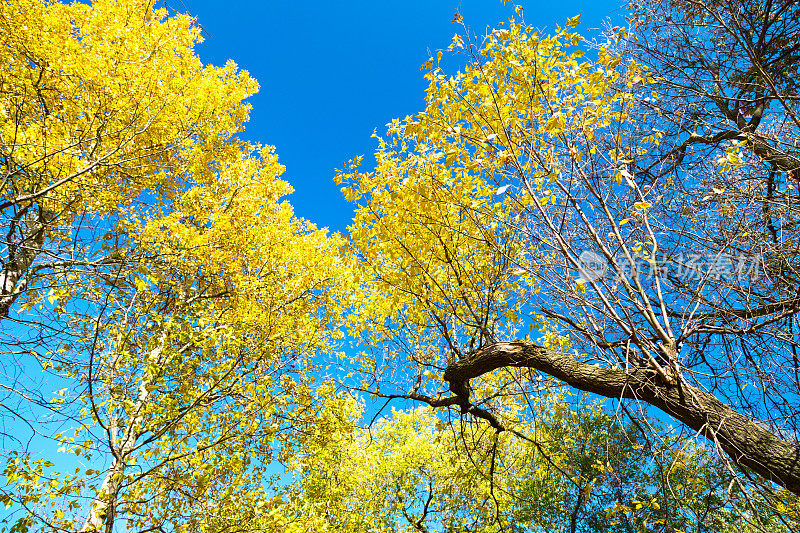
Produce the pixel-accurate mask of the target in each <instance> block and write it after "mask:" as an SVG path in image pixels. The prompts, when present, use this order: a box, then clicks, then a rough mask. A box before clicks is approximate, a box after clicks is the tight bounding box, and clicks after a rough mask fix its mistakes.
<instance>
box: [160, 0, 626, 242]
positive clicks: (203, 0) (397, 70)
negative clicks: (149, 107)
mask: <svg viewBox="0 0 800 533" xmlns="http://www.w3.org/2000/svg"><path fill="white" fill-rule="evenodd" d="M518 1H519V0H518ZM520 3H521V5H522V6H523V7H524V9H525V12H524V14H525V21H526V23H528V24H529V25H532V26H534V27H537V28H539V29H542V30H553V29H554V28H555V26H556V24H563V22H564V21H565V20H566V19H567V18H568V17H572V16H574V15H576V14H579V13H580V14H582V18H581V25H580V26H579V28H578V29H579V31H581V32H582V33H584V34H587V33H588V34H590V33H591V32H592V29H593V28H594V29H596V28H598V27H599V26H600V24H601V22H602V20H603V19H604V18H606V17H609V16H611V17H613V18H615V19H619V18H620V17H621V16H622V15H623V14H624V11H623V10H620V9H619V6H620V5H622V2H620V1H619V0H595V1H587V0H580V1H578V2H562V3H558V2H543V1H529V2H524V1H522V2H520ZM168 4H169V6H170V7H171V8H173V9H177V10H179V11H181V12H184V13H187V12H188V13H189V14H191V15H193V16H195V17H196V18H197V20H198V23H199V24H200V25H201V26H202V27H203V29H204V30H205V32H206V34H205V42H204V43H203V44H201V45H200V46H199V48H198V53H199V55H200V57H201V58H202V59H203V61H204V62H205V63H212V64H217V65H221V64H223V63H224V62H225V61H226V60H227V59H233V60H234V61H236V63H237V64H238V65H239V66H240V67H241V68H243V69H246V70H247V71H249V72H250V74H251V75H252V76H253V77H255V78H256V79H257V80H258V82H259V84H260V86H261V89H260V91H259V93H258V94H257V95H255V96H254V97H252V98H251V99H250V102H251V103H252V105H253V111H252V114H251V118H250V122H249V123H248V124H247V126H246V131H245V133H244V135H243V136H244V138H246V139H248V140H251V141H254V142H260V143H262V144H270V145H274V146H275V147H276V150H277V153H278V155H279V157H280V160H281V161H282V162H283V164H284V165H285V166H286V174H285V175H284V178H286V179H287V180H288V181H289V182H290V183H291V184H292V185H293V186H294V188H295V193H294V195H293V196H292V197H291V198H290V201H291V202H292V204H293V205H294V206H295V210H296V212H297V214H298V215H300V216H302V217H303V218H306V219H309V220H311V221H313V222H316V223H317V224H318V225H320V226H328V227H330V228H331V229H333V230H337V231H344V230H345V228H346V226H347V224H349V222H350V220H351V218H352V216H351V214H352V206H349V205H347V204H346V203H345V202H344V199H343V198H342V196H341V194H340V192H339V187H338V186H337V185H336V184H335V183H334V182H333V175H334V169H335V168H340V165H341V163H342V162H343V161H345V160H347V159H350V158H351V157H353V156H355V155H359V154H364V155H368V154H371V153H372V151H373V150H374V148H375V140H374V139H371V138H370V135H371V134H372V131H373V130H374V129H375V128H378V132H379V133H380V132H381V131H382V129H383V127H384V125H385V124H386V123H387V122H389V121H390V120H391V119H392V118H395V117H405V116H406V115H409V114H413V113H415V112H418V111H421V110H422V107H423V101H424V100H423V98H424V88H425V83H424V81H423V79H422V74H423V73H422V72H421V71H420V70H419V67H420V64H422V63H423V62H424V61H425V60H426V59H427V58H428V50H432V51H434V53H435V51H436V50H438V49H443V48H446V47H447V45H448V44H449V43H450V38H451V37H452V36H453V34H454V33H455V32H456V31H457V30H458V29H459V27H458V26H457V25H455V24H451V23H450V21H451V20H452V18H453V14H454V13H455V12H456V10H458V11H459V12H461V13H462V15H463V16H464V21H465V22H466V23H467V24H468V26H469V27H470V29H471V30H472V31H473V32H474V33H480V34H482V33H485V29H486V27H487V26H492V27H494V26H495V25H496V24H497V22H500V21H505V20H507V19H508V18H509V17H510V16H511V15H513V6H511V4H509V5H506V6H503V5H502V2H501V1H500V0H463V1H461V2H459V1H458V0H427V1H425V0H410V1H402V2H399V1H398V2H380V1H377V2H376V1H371V2H367V1H358V2H335V1H299V0H261V1H258V0H256V1H254V0H227V1H225V2H220V1H219V0H168ZM615 23H617V24H618V23H619V21H616V22H615Z"/></svg>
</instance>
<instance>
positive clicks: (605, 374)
mask: <svg viewBox="0 0 800 533" xmlns="http://www.w3.org/2000/svg"><path fill="white" fill-rule="evenodd" d="M503 367H525V368H531V369H534V370H538V371H540V372H543V373H545V374H548V375H550V376H553V377H554V378H557V379H559V380H561V381H563V382H565V383H567V384H569V385H570V386H572V387H575V388H576V389H580V390H583V391H586V392H591V393H594V394H598V395H600V396H605V397H607V398H619V399H622V398H627V399H637V400H639V401H643V402H646V403H648V404H650V405H652V406H654V407H657V408H658V409H661V410H662V411H664V412H665V413H667V414H669V415H671V416H673V417H674V418H676V419H677V420H679V421H680V422H682V423H683V424H685V425H686V426H688V427H690V428H692V429H693V430H695V431H697V432H698V433H700V434H702V435H704V436H705V437H707V438H708V439H710V440H711V441H713V442H714V443H715V444H716V445H717V446H719V447H720V448H721V449H722V450H723V451H724V452H725V453H726V454H727V455H728V456H729V457H730V458H731V459H732V460H733V461H734V462H735V463H736V464H737V465H739V466H743V467H746V468H749V469H751V470H753V471H754V472H756V473H757V474H759V475H761V476H762V477H764V478H765V479H768V480H770V481H773V482H775V483H777V484H779V485H781V486H782V487H784V488H785V489H786V490H789V491H791V492H793V493H795V494H798V495H800V447H798V445H797V444H795V443H792V442H789V441H787V440H785V439H783V438H781V437H780V436H778V435H776V434H775V433H774V432H773V431H770V430H769V429H767V428H765V427H764V426H763V425H761V424H760V423H759V422H757V421H755V420H752V419H750V418H748V417H746V416H744V415H742V414H741V413H739V412H738V411H736V410H734V409H732V408H731V407H729V406H727V405H725V404H723V403H722V402H720V401H719V400H718V399H717V398H716V397H714V396H713V395H711V394H709V393H707V392H705V391H703V390H702V389H700V388H698V387H695V386H692V385H689V384H687V383H685V382H682V383H681V384H679V385H670V384H667V383H664V382H663V380H662V379H661V378H660V377H659V376H658V375H657V374H656V372H655V371H654V370H652V369H650V368H636V369H628V370H621V369H620V370H618V369H611V368H600V367H598V366H595V365H589V364H586V363H582V362H580V361H578V360H577V359H575V358H574V357H572V356H570V355H569V354H565V353H561V352H557V351H554V350H550V349H547V348H543V347H541V346H538V345H536V344H533V343H531V342H526V341H512V342H498V343H495V344H492V345H490V346H487V347H485V348H483V349H482V350H481V351H479V352H477V353H476V354H474V355H473V356H472V357H470V358H467V359H464V360H461V361H457V362H455V363H452V364H451V365H449V366H448V367H447V369H446V370H445V373H444V378H445V380H446V381H447V382H448V383H449V384H450V389H451V390H452V391H453V393H454V394H455V395H456V396H458V397H459V398H461V399H462V400H463V402H464V403H465V404H466V403H468V397H469V380H470V379H472V378H476V377H478V376H481V375H483V374H487V373H489V372H492V371H494V370H497V369H499V368H503Z"/></svg>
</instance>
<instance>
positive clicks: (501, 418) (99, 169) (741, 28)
mask: <svg viewBox="0 0 800 533" xmlns="http://www.w3.org/2000/svg"><path fill="white" fill-rule="evenodd" d="M628 8H629V12H630V15H629V17H628V24H627V25H626V27H624V28H623V27H608V28H606V29H605V30H604V31H603V32H602V33H600V34H599V35H594V36H588V35H581V34H580V33H579V32H578V28H579V20H580V17H579V16H576V17H574V18H571V19H569V20H567V21H565V23H564V25H563V27H561V26H559V27H558V28H556V30H555V31H554V32H552V33H549V34H544V33H542V32H540V31H538V30H537V29H536V28H534V27H532V26H531V25H529V24H528V23H526V22H525V19H524V16H523V15H524V13H523V9H522V7H520V6H514V7H513V9H512V10H511V14H510V16H511V19H510V20H509V21H508V23H507V24H503V25H501V26H498V27H497V28H494V29H492V30H491V31H489V32H488V33H486V34H485V35H476V34H474V33H472V32H471V31H470V30H469V27H468V25H467V22H468V21H463V20H462V18H461V16H460V15H458V14H457V15H456V17H455V18H454V23H456V24H459V25H460V31H459V32H458V33H456V35H455V36H454V37H453V39H452V42H451V43H450V45H449V47H448V48H447V49H446V50H442V51H440V52H438V53H437V54H436V55H435V57H430V58H428V59H427V61H425V62H424V63H423V65H422V68H423V70H424V71H425V73H424V78H425V80H426V82H427V89H426V92H425V107H424V109H423V110H422V111H421V112H419V113H417V114H415V115H412V116H408V117H406V118H405V119H402V120H401V119H396V120H394V121H392V122H391V123H389V124H387V129H386V131H385V132H381V133H380V134H378V133H376V134H375V137H376V143H377V148H376V150H375V153H374V164H373V163H372V162H371V161H370V160H368V159H366V158H363V157H358V158H355V159H353V160H351V161H349V162H347V163H346V164H345V165H344V166H343V168H341V169H339V170H337V175H336V180H337V182H338V183H340V184H341V185H342V192H343V194H344V196H345V198H346V199H347V200H348V201H350V202H352V204H353V209H354V218H353V222H352V225H351V226H350V228H349V231H348V233H347V234H346V235H339V234H330V233H329V232H328V231H327V230H324V229H318V228H317V227H316V226H315V225H314V224H313V223H312V222H309V221H306V220H303V219H300V218H298V217H297V216H295V214H294V212H293V210H292V207H291V205H290V204H289V203H288V202H287V201H286V200H285V199H284V197H285V196H287V195H288V194H290V193H291V192H292V188H291V186H290V185H289V184H288V183H287V182H286V181H284V180H282V179H281V174H282V173H283V170H284V169H283V167H282V166H281V165H280V163H279V162H278V158H277V156H276V154H275V151H274V150H273V149H272V148H270V147H261V146H256V145H252V144H251V143H248V142H245V141H243V140H241V139H240V138H239V137H238V134H240V133H241V132H242V129H243V125H244V123H245V122H246V120H247V118H248V113H249V110H250V108H249V105H248V104H247V103H246V99H247V98H248V97H249V96H250V95H252V94H253V93H254V92H255V91H256V90H257V85H256V83H255V81H254V80H252V79H251V78H250V77H249V75H248V74H247V73H246V72H244V71H242V70H240V69H238V67H237V66H236V65H235V64H234V63H232V62H229V63H228V64H226V65H225V66H224V67H221V68H219V67H213V66H204V65H203V64H202V63H201V61H200V59H199V58H198V56H197V54H196V51H195V46H196V44H197V43H198V42H199V41H200V40H201V37H200V30H199V29H198V26H197V25H196V22H195V21H194V20H193V19H191V18H190V17H187V16H184V15H180V14H177V15H172V14H170V13H169V12H168V11H167V9H161V8H156V7H155V6H154V4H153V3H152V2H150V1H149V0H98V1H94V2H92V3H91V4H83V3H73V4H70V5H66V4H62V3H59V2H44V1H41V0H25V1H20V2H14V3H13V4H12V3H10V2H5V3H2V4H0V43H2V46H3V50H4V51H5V54H4V63H3V66H2V69H0V87H1V88H2V90H0V112H2V115H3V118H4V120H3V122H2V124H0V165H2V173H3V182H2V189H0V190H1V191H2V194H1V195H0V213H2V215H1V216H0V220H2V225H3V230H2V234H3V235H5V239H4V241H3V244H2V247H0V268H1V269H2V270H1V271H0V276H1V277H0V279H1V280H2V283H1V284H0V327H2V330H1V331H2V339H1V340H0V342H2V345H3V348H2V351H3V358H4V362H3V363H2V367H3V368H4V370H5V371H4V375H3V381H2V387H3V390H4V395H3V397H2V400H0V401H2V407H3V409H4V410H3V415H2V416H3V419H2V420H3V422H4V424H5V425H4V428H6V429H5V430H4V433H3V435H2V439H3V459H4V461H5V465H4V471H3V473H4V476H5V482H6V484H5V486H4V487H2V488H0V500H2V502H3V503H5V505H6V507H7V509H8V510H9V511H8V512H9V517H8V518H6V519H5V521H4V522H3V526H4V528H5V529H7V530H8V531H10V532H25V531H81V532H92V531H104V532H106V533H112V532H113V531H115V530H117V531H140V532H146V531H164V532H167V531H169V532H172V531H176V532H177V531H186V532H189V531H192V532H194V531H197V532H201V531H202V532H220V533H221V532H237V531H320V532H323V531H352V532H372V531H374V532H384V531H386V532H389V531H419V532H433V531H442V532H444V531H447V532H456V531H458V532H464V531H470V532H478V531H481V532H487V533H488V532H506V531H514V532H525V531H565V532H566V531H569V532H570V533H575V532H577V531H581V532H600V531H619V532H626V533H633V532H638V531H658V532H665V533H666V532H669V533H677V532H689V531H692V532H698V533H699V532H705V531H746V532H751V531H752V532H778V531H790V530H794V529H797V528H798V527H800V501H798V496H800V444H798V443H799V442H800V441H799V440H798V436H797V434H798V433H797V432H798V426H797V424H798V423H800V414H799V411H798V408H799V407H800V404H799V403H798V401H799V400H800V396H798V394H799V393H800V358H798V355H797V347H798V342H800V338H799V337H798V334H799V333H798V332H797V331H795V329H798V328H800V323H798V313H799V312H800V293H798V289H797V287H798V286H800V283H799V282H798V279H797V268H798V263H797V259H798V236H797V234H796V226H797V222H798V221H797V219H798V217H800V212H799V211H798V207H797V206H798V205H800V183H798V181H797V172H798V168H800V155H798V152H797V150H798V148H797V146H798V144H799V143H800V140H799V139H798V126H800V122H798V114H797V111H796V103H797V100H798V95H797V87H796V85H795V83H794V78H795V74H796V71H797V68H798V61H800V59H798V57H797V56H798V48H797V47H798V44H797V43H798V42H800V10H799V9H798V6H797V5H796V3H795V2H793V1H789V0H781V1H774V0H765V1H753V2H745V3H743V2H726V1H719V2H695V1H694V0H645V1H644V2H640V3H637V4H635V5H631V6H628ZM445 55H447V61H446V62H443V58H444V56H445ZM445 64H447V65H453V64H456V65H458V66H457V68H455V69H454V70H453V71H452V72H449V71H447V70H446V69H445V66H444V65H445ZM43 383H47V384H48V385H50V384H54V383H57V384H58V385H59V388H61V392H60V393H59V394H58V395H57V396H56V397H55V398H51V397H49V396H48V395H47V394H46V393H45V392H44V390H43ZM390 406H391V407H390ZM23 426H25V427H27V428H29V430H30V433H31V437H30V438H26V437H22V436H21V434H20V432H18V431H16V430H10V429H9V428H15V427H23ZM56 449H57V450H58V451H57V452H56V453H55V454H52V455H50V452H51V451H55V450H56ZM67 457H73V459H67ZM5 529H4V530H5Z"/></svg>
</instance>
